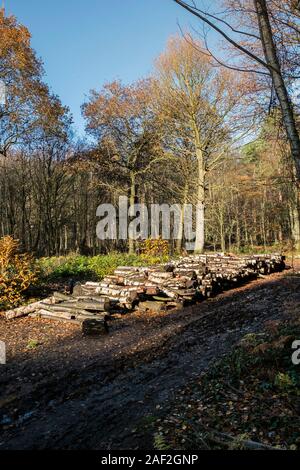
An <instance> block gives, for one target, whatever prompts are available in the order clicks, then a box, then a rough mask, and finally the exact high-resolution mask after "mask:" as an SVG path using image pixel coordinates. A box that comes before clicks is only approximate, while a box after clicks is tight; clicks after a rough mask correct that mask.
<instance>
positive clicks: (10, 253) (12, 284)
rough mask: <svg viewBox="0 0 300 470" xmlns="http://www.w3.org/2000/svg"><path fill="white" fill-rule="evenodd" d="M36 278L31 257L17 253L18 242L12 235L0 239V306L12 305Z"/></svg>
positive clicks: (15, 303) (20, 298) (8, 306)
mask: <svg viewBox="0 0 300 470" xmlns="http://www.w3.org/2000/svg"><path fill="white" fill-rule="evenodd" d="M35 280H36V273H35V269H34V266H33V259H32V258H31V256H30V255H28V254H20V253H19V242H18V241H17V240H14V239H13V238H12V237H9V236H8V237H3V238H1V239H0V308H2V309H6V308H10V307H14V306H16V305H18V304H20V302H21V301H22V299H23V293H24V292H25V291H26V290H27V289H28V287H29V286H30V285H31V284H32V283H33V282H34V281H35Z"/></svg>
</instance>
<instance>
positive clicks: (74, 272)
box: [36, 252, 168, 280]
mask: <svg viewBox="0 0 300 470" xmlns="http://www.w3.org/2000/svg"><path fill="white" fill-rule="evenodd" d="M166 261H168V257H166V256H163V257H150V256H145V255H137V254H133V255H130V254H127V253H117V252H113V253H110V254H108V255H98V256H92V257H88V256H81V255H77V254H71V255H68V256H60V257H51V258H41V259H39V260H37V262H36V263H37V267H38V270H39V272H40V279H41V280H56V279H61V278H69V277H72V278H90V279H99V280H100V279H103V277H105V276H107V275H108V274H112V273H113V272H114V270H115V269H116V268H117V267H118V266H144V265H147V266H149V265H151V264H157V263H160V262H166Z"/></svg>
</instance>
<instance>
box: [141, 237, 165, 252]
mask: <svg viewBox="0 0 300 470" xmlns="http://www.w3.org/2000/svg"><path fill="white" fill-rule="evenodd" d="M141 252H142V254H143V255H145V256H146V257H159V256H168V255H169V252H170V247H169V242H168V241H167V240H162V239H161V238H158V239H155V240H154V239H152V238H148V239H147V240H144V241H143V242H142V244H141Z"/></svg>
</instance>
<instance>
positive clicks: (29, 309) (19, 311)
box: [5, 297, 53, 320]
mask: <svg viewBox="0 0 300 470" xmlns="http://www.w3.org/2000/svg"><path fill="white" fill-rule="evenodd" d="M42 303H44V304H49V305H51V304H53V298H52V297H50V298H48V299H45V300H42V301H39V302H34V303H32V304H29V305H26V306H25V307H18V308H15V309H14V310H8V311H7V312H6V313H5V318H6V320H13V319H14V318H20V317H26V315H29V314H30V313H33V312H35V311H36V310H38V309H39V308H40V306H41V304H42Z"/></svg>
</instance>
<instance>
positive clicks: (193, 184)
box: [0, 0, 300, 257]
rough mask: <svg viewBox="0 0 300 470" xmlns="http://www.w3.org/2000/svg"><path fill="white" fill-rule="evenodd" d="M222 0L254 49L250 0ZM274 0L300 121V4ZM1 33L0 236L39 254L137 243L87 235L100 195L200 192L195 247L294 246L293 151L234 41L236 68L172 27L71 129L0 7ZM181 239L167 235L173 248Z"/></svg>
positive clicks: (105, 198) (259, 76) (190, 197)
mask: <svg viewBox="0 0 300 470" xmlns="http://www.w3.org/2000/svg"><path fill="white" fill-rule="evenodd" d="M177 3H182V2H177ZM183 3H184V2H183ZM225 3H226V8H227V10H224V11H225V15H227V16H224V17H222V19H221V20H219V21H221V22H222V21H223V22H224V21H225V18H228V16H229V15H230V18H231V20H232V25H235V31H237V30H238V31H239V33H238V34H239V37H242V38H243V42H242V43H241V44H243V45H244V46H245V45H247V47H248V48H249V50H251V51H253V53H255V55H256V56H258V57H259V56H260V55H263V53H264V50H263V44H262V43H261V41H260V40H259V24H257V21H256V17H255V11H254V10H253V5H252V3H253V2H250V1H238V2H237V1H229V0H228V1H227V2H225ZM254 3H255V2H254ZM262 3H265V2H262ZM269 4H272V5H270V6H271V7H272V9H271V8H270V11H269V13H270V15H269V19H270V22H271V27H272V32H273V39H274V44H275V46H276V52H277V56H278V58H279V62H280V65H281V69H280V72H281V75H282V77H283V79H284V82H285V85H286V89H287V90H288V93H289V98H290V106H292V108H293V113H294V120H295V123H296V125H297V126H298V124H299V119H298V116H299V115H298V108H299V106H298V105H299V99H298V92H297V90H298V88H297V87H298V82H299V78H298V74H299V59H298V54H299V44H300V27H299V19H300V11H299V9H298V7H297V5H296V6H295V2H291V1H288V0H283V1H280V2H277V1H270V2H269ZM199 11H200V10H199ZM218 24H221V25H222V24H223V23H218ZM231 27H233V26H231ZM241 29H243V32H242V33H241ZM198 33H199V32H198ZM0 36H1V41H0V79H1V80H2V81H3V82H4V83H5V85H6V88H7V101H6V104H5V105H2V106H1V107H0V237H3V236H6V235H11V236H13V237H14V238H16V239H18V240H20V244H21V247H22V250H23V251H26V252H32V253H34V255H35V256H37V257H40V256H53V255H55V256H57V255H65V254H68V253H70V252H78V253H81V254H86V255H87V254H88V255H95V254H99V253H107V252H110V251H112V250H120V251H127V250H129V251H130V252H134V251H135V249H136V246H135V244H134V243H133V242H129V244H128V245H127V244H126V243H124V242H123V241H118V240H116V241H100V240H98V239H97V237H96V224H97V218H96V208H97V206H98V205H99V204H101V203H109V202H111V203H113V204H115V205H117V202H118V197H119V196H120V195H127V196H128V197H129V199H130V202H131V203H133V202H137V203H138V202H145V203H147V204H151V203H160V204H162V203H169V204H174V203H179V204H184V203H192V204H194V205H196V204H200V205H201V207H202V220H201V222H200V224H199V226H198V227H197V237H196V250H197V251H203V250H204V249H214V250H222V251H225V250H228V251H234V250H237V251H246V250H253V249H255V248H258V247H261V249H262V250H266V249H267V247H268V246H272V248H274V247H275V248H278V249H283V248H285V249H287V247H288V248H289V249H292V248H293V249H300V217H299V214H300V204H299V190H298V185H297V181H296V176H295V174H296V169H295V161H294V160H293V159H292V158H291V148H290V145H289V139H288V137H287V134H286V128H285V126H284V119H283V113H282V107H281V106H279V104H280V103H279V102H278V99H277V95H276V87H274V79H272V77H271V75H272V74H271V75H270V74H269V73H266V72H263V71H262V70H260V67H259V65H260V64H258V65H257V66H256V65H254V66H253V64H251V63H249V61H248V58H247V57H246V56H245V55H243V54H242V53H240V51H239V50H238V49H236V47H234V46H232V47H231V46H229V47H227V52H226V54H227V57H230V60H231V64H234V66H232V67H231V68H229V67H228V64H226V65H227V66H226V67H225V66H223V65H222V64H220V61H219V59H218V58H217V57H215V56H214V54H213V53H212V52H211V51H210V50H209V44H208V42H207V37H206V35H205V34H204V35H201V34H200V33H199V34H196V32H193V35H192V34H191V33H190V32H184V33H182V34H179V35H178V36H175V37H171V38H170V39H169V42H168V44H167V46H166V49H165V51H162V53H161V55H160V56H159V57H158V58H157V60H156V62H155V64H154V67H153V74H152V76H150V77H147V78H142V79H141V80H139V81H137V82H135V83H132V84H122V83H121V82H119V81H115V82H112V83H107V84H105V85H104V86H103V87H102V88H100V87H99V89H98V90H92V91H91V92H90V94H89V97H88V99H87V100H86V102H85V103H83V105H82V113H83V115H84V117H85V120H86V133H87V137H86V139H85V140H80V141H78V140H77V139H76V138H75V137H74V134H73V130H72V116H71V115H70V112H69V110H68V109H67V108H66V107H65V106H64V105H63V104H62V103H61V101H60V99H59V98H58V97H57V96H55V95H54V94H53V93H52V92H51V90H49V88H48V86H47V85H46V84H45V82H44V71H43V64H42V61H41V60H40V59H39V58H38V57H37V55H36V53H35V51H34V50H33V49H32V47H31V44H30V32H29V31H28V29H27V28H26V27H25V26H23V25H21V24H19V22H18V20H17V19H16V18H14V17H12V16H10V17H7V16H5V14H4V11H2V12H1V13H0ZM241 70H243V71H241ZM245 70H246V72H245ZM87 92H88V90H87ZM183 241H184V240H183V235H182V239H179V240H174V241H171V248H172V250H174V251H180V250H181V248H182V244H183Z"/></svg>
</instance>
